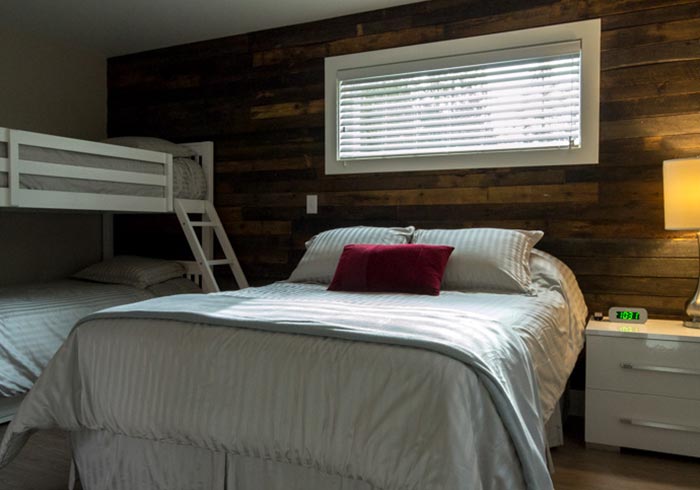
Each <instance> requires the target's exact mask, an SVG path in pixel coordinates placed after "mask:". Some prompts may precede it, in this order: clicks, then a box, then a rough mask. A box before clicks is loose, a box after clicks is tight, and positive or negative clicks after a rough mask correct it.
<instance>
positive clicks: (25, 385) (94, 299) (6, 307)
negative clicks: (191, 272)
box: [0, 278, 199, 397]
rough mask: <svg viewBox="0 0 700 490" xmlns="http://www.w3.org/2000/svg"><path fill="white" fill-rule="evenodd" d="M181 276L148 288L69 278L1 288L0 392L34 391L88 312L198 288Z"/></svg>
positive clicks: (5, 393) (18, 393) (3, 394)
mask: <svg viewBox="0 0 700 490" xmlns="http://www.w3.org/2000/svg"><path fill="white" fill-rule="evenodd" d="M196 292H199V288H197V286H195V284H194V283H192V282H191V281H189V280H187V279H184V278H178V279H173V280H170V281H166V282H163V283H160V284H156V285H153V286H151V287H149V288H146V289H139V288H135V287H131V286H122V285H118V284H102V283H96V282H90V281H83V280H75V279H65V280H60V281H52V282H47V283H44V284H33V285H27V286H19V287H17V286H15V287H5V288H0V396H4V397H10V396H17V395H21V394H22V393H25V392H27V391H29V389H30V388H31V387H32V385H33V384H34V382H35V381H36V380H37V378H38V377H39V375H40V374H41V372H42V371H43V369H44V367H46V365H47V364H48V362H49V360H51V358H52V357H53V355H54V353H55V352H56V350H58V348H59V347H60V345H61V344H62V343H63V341H64V340H65V339H66V337H68V334H69V333H70V331H71V329H72V328H73V326H74V325H75V324H76V322H77V321H78V320H80V319H81V318H82V317H83V316H85V315H87V314H89V313H93V312H95V311H98V310H101V309H103V308H109V307H112V306H117V305H123V304H126V303H132V302H136V301H142V300H145V299H150V298H154V297H159V296H169V295H173V294H182V293H196Z"/></svg>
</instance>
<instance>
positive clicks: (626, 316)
mask: <svg viewBox="0 0 700 490" xmlns="http://www.w3.org/2000/svg"><path fill="white" fill-rule="evenodd" d="M639 316H640V315H639V312H638V311H630V310H620V311H618V312H616V313H615V318H617V319H618V320H639Z"/></svg>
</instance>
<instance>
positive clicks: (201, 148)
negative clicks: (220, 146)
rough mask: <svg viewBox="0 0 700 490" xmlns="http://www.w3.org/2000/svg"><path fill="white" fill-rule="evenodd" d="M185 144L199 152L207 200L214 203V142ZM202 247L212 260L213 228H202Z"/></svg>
mask: <svg viewBox="0 0 700 490" xmlns="http://www.w3.org/2000/svg"><path fill="white" fill-rule="evenodd" d="M184 145H185V146H187V147H189V148H192V149H193V150H194V151H195V152H196V153H197V158H198V159H199V164H200V165H201V166H202V170H203V171H204V178H205V179H206V181H207V195H206V197H205V200H206V201H209V202H210V203H211V204H214V142H213V141H198V142H196V143H184ZM201 219H202V220H204V219H205V215H204V213H202V218H201ZM202 249H203V250H204V256H205V257H206V258H207V259H209V260H212V259H213V258H214V230H213V229H211V228H203V229H202Z"/></svg>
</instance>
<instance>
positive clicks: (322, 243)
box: [289, 226, 414, 284]
mask: <svg viewBox="0 0 700 490" xmlns="http://www.w3.org/2000/svg"><path fill="white" fill-rule="evenodd" d="M413 230H414V228H413V227H412V226H409V227H407V228H378V227H371V226H353V227H351V228H336V229H334V230H328V231H324V232H322V233H319V234H318V235H316V236H314V237H312V238H311V239H310V240H309V241H308V242H306V253H305V254H304V256H303V257H302V258H301V261H300V262H299V265H298V266H297V268H296V269H294V272H292V275H291V276H289V280H290V281H292V282H315V283H321V284H330V282H331V280H333V275H334V274H335V269H336V267H337V266H338V261H339V260H340V255H341V254H342V253H343V248H344V247H345V245H350V244H383V245H400V244H404V243H408V242H410V240H411V235H412V234H413Z"/></svg>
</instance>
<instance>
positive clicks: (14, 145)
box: [7, 129, 20, 207]
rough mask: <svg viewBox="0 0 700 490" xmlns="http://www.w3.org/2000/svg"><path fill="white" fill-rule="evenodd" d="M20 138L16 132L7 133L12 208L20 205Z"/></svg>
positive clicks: (8, 176) (8, 185) (8, 179)
mask: <svg viewBox="0 0 700 490" xmlns="http://www.w3.org/2000/svg"><path fill="white" fill-rule="evenodd" d="M19 136H20V135H19V134H18V133H17V131H15V130H12V129H10V130H8V131H7V163H8V165H9V168H8V174H7V191H8V193H9V201H10V206H12V207H14V206H18V205H19Z"/></svg>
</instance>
